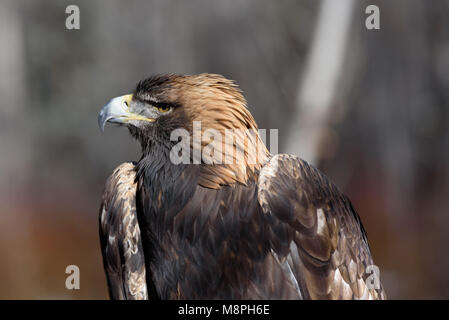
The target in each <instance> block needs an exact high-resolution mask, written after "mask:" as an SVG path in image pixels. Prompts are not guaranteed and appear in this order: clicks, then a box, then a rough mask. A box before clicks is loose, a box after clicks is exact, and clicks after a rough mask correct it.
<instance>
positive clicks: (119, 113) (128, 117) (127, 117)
mask: <svg viewBox="0 0 449 320" xmlns="http://www.w3.org/2000/svg"><path fill="white" fill-rule="evenodd" d="M132 99H133V95H132V94H127V95H124V96H120V97H117V98H114V99H112V100H111V101H109V102H108V103H107V104H106V105H104V107H103V108H102V109H101V111H100V113H99V114H98V126H99V127H100V129H101V131H104V126H105V125H106V122H112V123H119V124H128V123H130V121H133V120H137V121H139V120H141V121H149V122H154V121H155V119H152V118H147V117H144V116H142V115H140V114H137V113H134V112H131V104H132V103H133V101H132Z"/></svg>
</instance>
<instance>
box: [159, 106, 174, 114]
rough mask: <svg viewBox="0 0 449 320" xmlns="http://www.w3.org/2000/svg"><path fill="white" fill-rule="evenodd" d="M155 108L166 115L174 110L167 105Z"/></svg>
mask: <svg viewBox="0 0 449 320" xmlns="http://www.w3.org/2000/svg"><path fill="white" fill-rule="evenodd" d="M155 108H156V109H157V110H158V111H159V112H160V113H166V112H168V111H170V110H171V109H172V107H171V106H169V105H166V104H164V105H160V106H156V107H155Z"/></svg>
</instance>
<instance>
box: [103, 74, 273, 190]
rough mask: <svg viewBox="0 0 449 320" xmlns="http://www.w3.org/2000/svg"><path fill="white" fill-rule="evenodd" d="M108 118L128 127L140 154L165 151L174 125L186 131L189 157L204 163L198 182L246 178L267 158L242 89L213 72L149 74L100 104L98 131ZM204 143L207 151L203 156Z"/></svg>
mask: <svg viewBox="0 0 449 320" xmlns="http://www.w3.org/2000/svg"><path fill="white" fill-rule="evenodd" d="M107 122H110V123H117V124H119V125H124V126H126V127H128V129H129V131H130V133H131V135H132V136H134V137H135V138H136V139H137V140H138V141H139V142H140V144H141V146H142V151H143V154H144V156H146V155H151V154H153V155H154V153H158V154H160V153H164V154H167V155H168V154H169V152H170V150H173V148H174V146H175V145H176V144H178V143H179V137H177V136H176V135H175V136H174V133H176V132H177V131H176V130H185V131H184V132H187V133H188V136H189V137H188V141H187V142H188V146H189V150H190V152H189V158H188V160H189V161H190V162H191V163H192V164H200V165H202V172H203V174H202V175H201V174H200V182H202V184H203V185H204V186H206V187H210V188H218V187H219V186H220V185H227V184H232V183H235V182H240V183H246V181H247V180H248V177H249V176H248V175H249V174H251V173H254V172H255V171H256V170H258V169H259V168H260V167H261V166H262V165H263V163H265V162H266V160H267V158H268V151H267V149H266V147H265V145H264V143H263V142H262V141H261V139H260V136H259V134H258V127H257V124H256V122H255V120H254V118H253V116H252V115H251V113H250V112H249V110H248V108H247V105H246V100H245V98H244V97H243V95H242V93H241V91H240V89H239V88H238V86H237V85H236V84H235V82H234V81H232V80H228V79H226V78H224V77H223V76H221V75H217V74H198V75H177V74H166V75H156V76H151V77H149V78H147V79H145V80H142V81H140V82H139V83H138V84H137V86H136V89H135V90H134V92H133V93H132V94H127V95H123V96H120V97H117V98H114V99H112V100H110V101H109V102H108V103H107V104H106V105H105V106H104V107H103V108H102V109H101V111H100V113H99V116H98V124H99V126H100V128H101V130H104V126H105V124H106V123H107ZM196 131H198V132H196ZM178 132H179V131H178ZM211 132H212V133H213V134H211ZM227 135H228V136H227ZM229 135H232V137H231V138H229ZM217 136H218V137H219V138H217ZM195 137H199V138H198V139H195ZM227 145H228V146H229V145H230V146H231V148H227ZM205 148H206V149H207V150H206V151H208V152H209V154H208V157H206V160H205V157H204V152H203V150H204V149H205ZM195 150H199V152H195ZM195 155H199V159H194V157H195ZM250 158H251V159H250ZM166 160H167V161H169V159H168V156H167V159H166ZM248 169H249V170H248ZM214 176H215V178H213V177H214ZM202 177H203V178H202ZM211 180H214V181H211Z"/></svg>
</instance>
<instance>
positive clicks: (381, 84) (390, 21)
mask: <svg viewBox="0 0 449 320" xmlns="http://www.w3.org/2000/svg"><path fill="white" fill-rule="evenodd" d="M374 3H375V4H377V5H378V6H379V7H380V10H381V29H380V30H377V31H368V30H366V28H365V18H366V14H365V8H366V6H367V5H368V4H372V1H370V2H368V1H355V2H354V6H355V7H354V9H353V13H352V21H351V28H350V35H349V39H350V40H349V43H348V45H347V48H346V54H345V59H344V62H343V68H342V72H341V75H340V76H339V81H338V90H337V94H336V95H335V99H334V102H333V104H332V108H331V114H330V115H329V119H330V120H329V121H328V123H326V127H327V130H326V135H325V136H324V138H323V139H322V141H323V142H322V144H321V145H320V148H319V150H320V152H319V157H318V158H319V159H320V160H319V162H318V163H317V165H318V166H319V168H320V169H322V170H323V171H324V172H325V173H326V174H327V175H328V176H329V177H331V179H332V180H334V181H335V182H336V183H337V185H338V186H339V187H340V188H341V189H342V190H343V191H344V192H345V193H346V194H347V195H348V196H349V197H350V198H351V200H352V201H353V203H354V206H355V208H356V209H357V211H358V212H359V214H360V216H361V217H362V220H363V222H364V225H365V228H366V229H367V232H368V237H369V240H370V244H371V248H372V250H373V254H374V259H375V261H376V263H377V264H378V265H379V267H380V271H381V278H382V281H383V283H384V285H385V287H386V290H387V293H388V295H389V297H390V298H449V274H447V272H446V270H449V258H448V255H447V252H446V244H447V243H448V242H449V197H448V196H447V195H448V194H449V167H448V163H449V162H448V160H449V159H448V158H449V152H448V150H449V148H448V147H449V132H448V130H447V123H448V120H449V119H448V118H449V112H448V110H449V109H448V106H449V72H448V71H449V34H448V33H449V20H448V19H447V15H448V14H449V2H448V1H444V0H434V1H432V3H428V2H426V1H423V0H397V1H387V0H385V1H374ZM69 4H76V5H78V6H79V8H80V11H81V29H80V30H67V29H66V28H65V19H66V17H67V15H66V14H65V8H66V6H67V5H69ZM319 6H320V2H319V1H312V0H310V1H294V0H291V1H270V0H265V1H261V0H240V1H201V0H194V1H173V0H171V1H143V0H142V1H138V0H132V1H118V0H101V1H87V0H86V1H51V2H50V1H45V0H35V1H25V0H21V1H12V0H4V1H2V2H0V41H1V43H2V44H3V45H2V50H0V97H1V99H0V146H1V149H2V152H1V157H0V176H1V179H0V226H1V227H0V231H1V232H0V261H2V263H1V264H0V282H1V283H2V286H1V289H0V298H43V299H45V298H69V299H72V298H73V299H78V298H86V299H89V298H107V291H106V281H105V278H104V274H103V270H102V262H101V253H100V249H99V240H98V235H97V229H98V223H97V217H98V205H99V201H100V197H101V193H102V189H103V185H104V182H105V180H106V178H107V176H108V175H109V174H110V173H111V171H112V170H113V168H114V167H115V166H117V165H118V164H119V163H121V162H123V161H126V160H135V159H137V158H138V154H139V149H138V145H137V144H136V143H135V142H134V141H133V140H132V139H131V138H130V137H129V135H128V133H127V131H126V130H125V129H116V128H113V127H112V126H110V127H107V128H106V133H105V134H101V133H100V131H99V129H98V127H97V112H98V111H99V109H100V108H101V106H102V105H103V104H104V103H105V102H107V100H109V99H110V98H112V97H114V96H118V95H121V94H125V93H128V92H130V91H131V90H132V89H133V88H134V85H135V83H136V82H137V81H138V80H140V79H142V78H144V77H146V76H148V75H151V74H153V73H166V72H176V73H200V72H212V73H221V74H223V75H225V76H226V77H229V78H232V79H235V80H236V81H237V82H238V83H239V85H240V86H241V88H242V89H243V90H244V93H245V96H246V98H247V99H248V102H249V107H250V110H251V111H252V113H253V114H254V116H255V118H256V120H257V121H258V123H259V126H260V127H261V128H267V129H269V128H278V129H279V142H280V148H279V152H284V151H285V150H284V148H285V143H284V141H285V140H286V138H287V137H288V135H289V126H291V123H290V122H291V119H293V117H292V114H293V113H294V112H296V111H295V108H296V97H297V90H298V87H299V83H300V81H301V79H302V74H303V70H304V67H305V66H304V61H305V60H306V57H307V54H308V52H309V48H310V43H311V41H312V36H313V32H314V27H315V25H316V23H317V19H319V15H318V12H319ZM332 58H333V57H332V56H329V59H332ZM316 94H317V95H319V94H320V92H317V93H316ZM306 160H307V159H306ZM71 264H76V265H78V266H79V267H80V270H81V289H80V290H78V291H69V290H67V289H66V288H65V277H66V276H67V275H66V274H65V273H64V272H65V268H66V266H67V265H71Z"/></svg>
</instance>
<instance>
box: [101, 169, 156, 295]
mask: <svg viewBox="0 0 449 320" xmlns="http://www.w3.org/2000/svg"><path fill="white" fill-rule="evenodd" d="M100 242H101V251H102V254H103V265H104V269H105V272H106V278H107V281H108V289H109V295H110V297H111V299H114V300H117V299H118V300H125V299H126V300H146V299H148V292H147V285H146V279H145V259H144V255H143V249H142V241H141V238H140V228H139V224H138V222H137V213H136V183H135V170H134V164H133V163H130V162H126V163H123V164H121V165H120V166H119V167H117V168H116V169H115V170H114V172H113V173H112V175H111V176H110V177H109V179H108V181H107V183H106V188H105V192H104V194H103V202H102V205H101V208H100Z"/></svg>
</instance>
